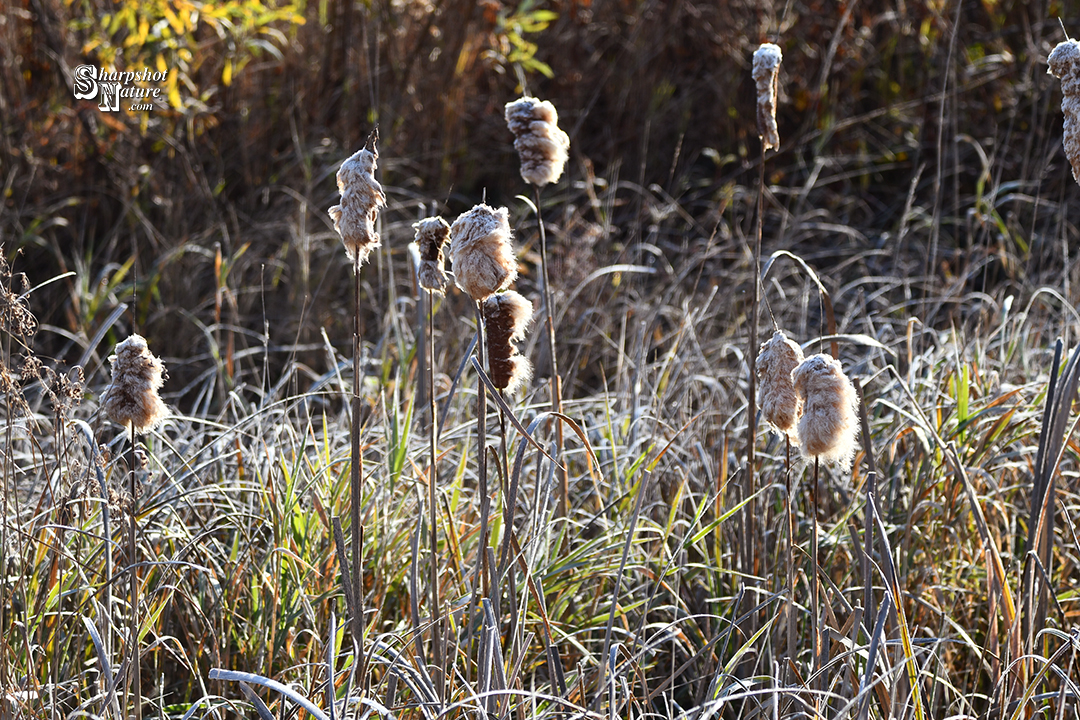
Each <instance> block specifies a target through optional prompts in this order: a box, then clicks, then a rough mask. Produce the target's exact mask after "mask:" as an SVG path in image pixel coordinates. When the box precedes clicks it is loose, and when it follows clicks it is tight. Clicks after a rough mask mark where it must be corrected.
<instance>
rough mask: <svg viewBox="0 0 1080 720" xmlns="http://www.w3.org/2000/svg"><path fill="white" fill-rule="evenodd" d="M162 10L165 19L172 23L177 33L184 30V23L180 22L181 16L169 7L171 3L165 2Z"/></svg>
mask: <svg viewBox="0 0 1080 720" xmlns="http://www.w3.org/2000/svg"><path fill="white" fill-rule="evenodd" d="M161 12H162V13H163V14H164V15H165V19H166V20H168V21H169V24H170V25H172V29H173V30H175V31H176V34H177V35H180V34H182V33H183V32H184V23H182V22H180V18H178V17H176V13H174V12H173V10H172V8H171V7H169V3H168V2H165V3H162V5H161Z"/></svg>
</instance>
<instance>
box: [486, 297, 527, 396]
mask: <svg viewBox="0 0 1080 720" xmlns="http://www.w3.org/2000/svg"><path fill="white" fill-rule="evenodd" d="M532 314H533V307H532V303H531V302H529V301H528V300H526V299H525V298H524V297H522V296H521V295H519V294H518V293H516V292H514V291H513V290H507V291H506V292H504V293H499V294H497V295H492V296H491V297H489V298H488V299H487V300H485V301H484V328H485V330H486V331H487V343H488V368H490V370H491V382H492V384H494V385H495V387H497V388H499V389H500V390H505V391H507V392H508V393H511V394H513V393H514V392H515V391H516V390H517V389H518V388H519V387H521V386H522V385H523V384H525V383H527V382H528V380H529V378H530V377H531V376H532V365H531V364H530V363H529V359H528V358H527V357H525V356H524V355H520V354H519V353H518V349H517V343H519V342H521V341H522V340H523V339H525V328H526V326H528V324H529V321H530V320H532Z"/></svg>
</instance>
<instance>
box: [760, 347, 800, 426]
mask: <svg viewBox="0 0 1080 720" xmlns="http://www.w3.org/2000/svg"><path fill="white" fill-rule="evenodd" d="M802 361H803V352H802V348H800V347H799V345H798V344H797V343H795V342H793V341H792V340H789V339H788V337H787V335H785V334H784V333H783V332H781V331H780V330H777V331H776V332H774V333H773V336H772V339H771V340H769V341H767V342H764V343H762V345H761V351H760V352H759V353H758V356H757V364H756V367H757V376H758V380H760V381H761V389H760V392H759V393H758V396H757V401H758V407H759V408H761V414H762V415H763V416H764V418H765V420H766V421H767V422H768V423H769V424H770V425H772V426H773V428H774V429H775V430H776V431H777V432H778V433H780V434H781V435H787V436H788V437H789V438H790V439H791V441H792V442H794V443H795V444H798V442H799V436H798V433H797V432H796V430H795V424H796V422H797V421H798V419H799V413H800V411H801V410H802V402H801V400H800V399H799V395H798V393H796V392H795V386H794V384H793V383H792V380H791V373H792V371H793V370H795V368H796V367H798V365H799V363H801V362H802Z"/></svg>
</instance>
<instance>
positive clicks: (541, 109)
mask: <svg viewBox="0 0 1080 720" xmlns="http://www.w3.org/2000/svg"><path fill="white" fill-rule="evenodd" d="M506 124H507V125H508V126H509V127H510V132H512V133H514V147H515V148H516V149H517V151H518V157H519V158H521V177H523V178H524V179H525V182H527V183H530V184H532V185H536V186H537V187H543V186H545V185H547V184H548V183H553V182H555V181H556V180H558V179H559V176H561V175H562V173H563V167H564V166H565V165H566V156H567V153H568V151H569V150H570V138H569V137H567V135H566V133H564V132H563V131H562V130H560V129H559V113H558V112H556V110H555V106H554V105H552V104H551V103H550V102H548V101H547V100H544V101H543V102H541V101H540V100H537V99H536V98H534V97H523V98H521V99H520V100H515V101H514V102H511V103H506Z"/></svg>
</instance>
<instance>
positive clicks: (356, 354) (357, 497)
mask: <svg viewBox="0 0 1080 720" xmlns="http://www.w3.org/2000/svg"><path fill="white" fill-rule="evenodd" d="M360 262H361V258H360V255H359V254H357V255H355V258H354V260H353V308H354V311H355V312H354V313H353V388H352V427H351V429H350V430H351V432H350V440H351V466H350V471H351V472H350V475H349V489H350V495H351V507H350V512H351V517H350V523H351V525H352V546H353V556H352V582H353V600H354V602H355V604H356V611H355V612H354V613H353V622H352V625H353V638H354V645H355V650H356V669H357V672H358V673H359V674H358V676H357V678H358V679H357V683H358V687H359V689H360V693H361V694H363V692H364V686H365V685H366V680H367V677H366V675H367V668H366V666H365V658H364V581H363V578H362V576H361V575H360V571H361V568H362V567H363V557H364V548H363V537H364V535H363V530H362V529H361V527H360V503H361V493H360V482H361V479H362V478H363V469H364V458H363V456H362V455H361V454H360V382H361V376H360Z"/></svg>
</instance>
